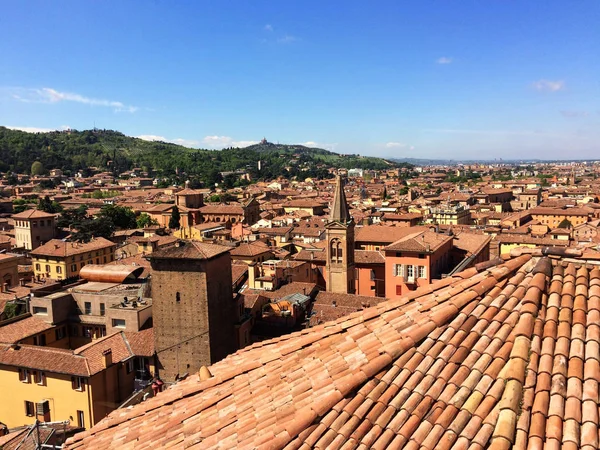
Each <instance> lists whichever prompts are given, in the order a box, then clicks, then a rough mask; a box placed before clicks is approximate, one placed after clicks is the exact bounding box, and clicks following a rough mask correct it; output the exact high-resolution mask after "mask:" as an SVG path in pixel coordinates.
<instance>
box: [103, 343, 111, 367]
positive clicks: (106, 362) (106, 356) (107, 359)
mask: <svg viewBox="0 0 600 450" xmlns="http://www.w3.org/2000/svg"><path fill="white" fill-rule="evenodd" d="M102 365H103V366H104V368H105V369H108V368H109V367H110V366H111V365H112V350H111V349H110V348H109V349H106V350H104V351H103V352H102Z"/></svg>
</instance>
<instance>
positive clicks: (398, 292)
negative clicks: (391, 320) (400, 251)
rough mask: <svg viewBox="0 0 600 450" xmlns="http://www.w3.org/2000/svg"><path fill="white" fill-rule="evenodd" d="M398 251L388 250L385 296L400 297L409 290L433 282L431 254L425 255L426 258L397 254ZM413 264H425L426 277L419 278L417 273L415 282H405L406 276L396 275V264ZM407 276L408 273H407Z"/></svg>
mask: <svg viewBox="0 0 600 450" xmlns="http://www.w3.org/2000/svg"><path fill="white" fill-rule="evenodd" d="M395 254H396V252H386V255H385V280H386V281H385V297H386V298H398V297H400V296H402V295H404V294H406V293H407V292H410V291H414V290H415V289H417V288H418V287H421V286H426V285H428V284H430V282H431V255H425V257H424V258H419V257H418V256H417V255H414V256H400V257H398V256H395ZM396 264H403V265H413V266H424V267H425V270H426V273H425V275H426V278H419V277H418V273H417V274H415V277H414V278H415V281H416V282H415V283H414V284H410V283H405V281H404V278H403V277H400V276H396V273H395V265H396ZM405 276H406V273H405Z"/></svg>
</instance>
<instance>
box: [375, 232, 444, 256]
mask: <svg viewBox="0 0 600 450" xmlns="http://www.w3.org/2000/svg"><path fill="white" fill-rule="evenodd" d="M451 240H452V236H448V235H446V234H438V233H435V232H434V231H422V232H420V233H415V234H411V235H408V236H406V237H403V238H401V239H399V240H397V241H396V242H394V243H392V244H390V245H388V246H387V247H386V248H385V250H392V251H394V250H395V251H408V252H427V253H429V252H434V251H435V250H437V249H438V248H439V247H441V246H442V245H443V244H445V243H446V242H448V241H451Z"/></svg>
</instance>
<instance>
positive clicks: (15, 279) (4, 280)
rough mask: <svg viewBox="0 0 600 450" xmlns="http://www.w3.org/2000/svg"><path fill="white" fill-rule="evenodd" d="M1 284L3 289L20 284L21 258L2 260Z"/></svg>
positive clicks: (0, 264) (0, 265)
mask: <svg viewBox="0 0 600 450" xmlns="http://www.w3.org/2000/svg"><path fill="white" fill-rule="evenodd" d="M0 284H1V286H0V287H2V289H4V288H5V287H7V288H11V287H15V286H18V285H19V258H17V257H14V258H10V259H6V260H0Z"/></svg>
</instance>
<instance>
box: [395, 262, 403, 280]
mask: <svg viewBox="0 0 600 450" xmlns="http://www.w3.org/2000/svg"><path fill="white" fill-rule="evenodd" d="M394 276H396V277H403V276H404V266H403V265H402V264H394Z"/></svg>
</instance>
